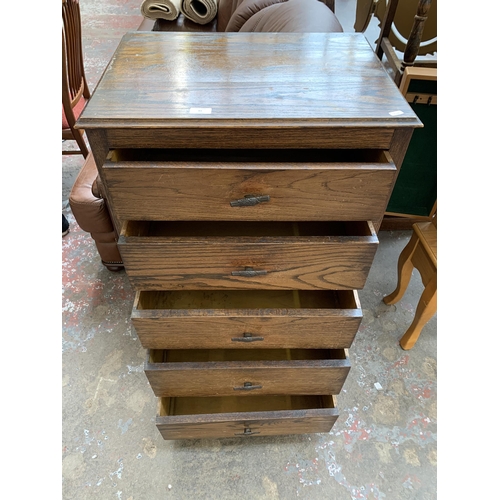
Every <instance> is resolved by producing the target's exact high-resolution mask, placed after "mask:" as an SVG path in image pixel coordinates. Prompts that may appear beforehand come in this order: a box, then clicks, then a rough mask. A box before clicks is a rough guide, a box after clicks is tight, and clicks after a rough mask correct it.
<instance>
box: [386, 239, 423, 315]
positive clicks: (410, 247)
mask: <svg viewBox="0 0 500 500" xmlns="http://www.w3.org/2000/svg"><path fill="white" fill-rule="evenodd" d="M417 245H418V237H417V236H416V235H415V233H413V234H412V236H411V238H410V241H409V242H408V244H407V245H406V246H405V247H404V248H403V251H402V252H401V255H400V256H399V259H398V284H397V285H396V289H395V290H394V291H393V292H392V293H391V294H389V295H387V296H386V297H384V299H383V300H384V302H385V303H386V304H387V305H391V304H395V303H396V302H398V301H399V300H400V299H401V297H402V296H403V295H404V293H405V291H406V289H407V288H408V283H410V279H411V272H412V270H413V267H414V266H413V263H412V261H411V258H412V256H413V253H414V252H415V249H416V248H417Z"/></svg>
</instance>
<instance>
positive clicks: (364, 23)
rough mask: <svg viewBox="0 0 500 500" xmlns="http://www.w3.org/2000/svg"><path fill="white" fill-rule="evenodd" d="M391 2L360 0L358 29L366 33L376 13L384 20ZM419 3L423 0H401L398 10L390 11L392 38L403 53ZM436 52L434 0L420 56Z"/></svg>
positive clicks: (357, 9)
mask: <svg viewBox="0 0 500 500" xmlns="http://www.w3.org/2000/svg"><path fill="white" fill-rule="evenodd" d="M389 3H390V2H389V0H356V19H355V23H354V30H355V31H357V32H364V31H365V30H366V28H367V27H368V24H369V22H370V20H371V18H372V16H375V17H376V18H377V19H378V21H379V22H380V23H383V22H384V18H385V16H386V14H387V11H388V7H389ZM419 3H420V2H419V0H401V1H399V2H397V6H396V10H395V11H394V12H392V13H391V14H390V15H391V17H392V19H391V20H390V32H389V41H390V42H391V45H392V46H393V47H394V48H395V49H396V50H399V51H400V52H405V50H406V46H407V44H408V42H409V38H410V36H411V32H412V28H413V22H414V19H415V15H416V13H417V11H418V8H419ZM435 52H437V0H432V3H431V4H430V7H429V9H428V11H427V12H426V20H425V28H424V32H423V34H422V37H421V40H419V46H418V55H421V56H422V55H426V54H433V53H435Z"/></svg>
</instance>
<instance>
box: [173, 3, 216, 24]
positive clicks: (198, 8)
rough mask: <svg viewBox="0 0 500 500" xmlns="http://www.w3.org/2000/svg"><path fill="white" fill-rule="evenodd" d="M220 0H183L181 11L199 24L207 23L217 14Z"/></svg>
mask: <svg viewBox="0 0 500 500" xmlns="http://www.w3.org/2000/svg"><path fill="white" fill-rule="evenodd" d="M218 6H219V0H182V3H181V12H182V13H183V14H184V16H186V17H187V18H188V19H190V20H191V21H193V22H194V23H197V24H207V23H209V22H210V21H212V19H214V17H215V16H216V15H217V8H218Z"/></svg>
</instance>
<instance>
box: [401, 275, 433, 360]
mask: <svg viewBox="0 0 500 500" xmlns="http://www.w3.org/2000/svg"><path fill="white" fill-rule="evenodd" d="M436 311H437V274H436V275H434V276H433V277H432V279H431V280H430V281H429V283H428V284H427V286H426V287H425V289H424V292H423V293H422V296H421V297H420V300H419V301H418V305H417V310H416V312H415V317H414V318H413V322H412V324H411V325H410V326H409V328H408V330H406V333H405V334H404V335H403V337H401V340H400V341H399V345H400V346H401V347H402V348H403V349H404V350H409V349H411V348H412V347H413V346H414V345H415V342H416V341H417V339H418V337H419V336H420V332H421V331H422V328H423V327H424V325H425V324H426V323H427V322H428V321H429V320H430V319H431V318H432V317H433V316H434V314H436Z"/></svg>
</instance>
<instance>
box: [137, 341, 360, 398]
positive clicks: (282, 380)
mask: <svg viewBox="0 0 500 500" xmlns="http://www.w3.org/2000/svg"><path fill="white" fill-rule="evenodd" d="M278 351H280V352H278ZM284 351H287V352H286V354H285V355H284V356H281V354H280V353H281V352H284ZM295 351H300V350H284V349H283V350H276V352H273V350H261V349H259V350H251V351H250V350H245V351H241V350H239V351H236V350H235V351H231V350H222V349H220V350H213V351H211V350H209V351H201V350H200V351H182V350H177V351H175V350H172V351H162V350H158V351H156V350H151V351H149V350H148V354H147V356H148V359H147V361H146V363H145V366H144V372H145V374H146V376H147V378H148V380H149V383H150V385H151V389H152V390H153V392H154V394H155V395H156V396H158V397H161V396H214V395H215V396H234V395H237V396H242V397H243V396H249V397H251V396H259V395H279V394H288V395H299V394H339V392H340V390H341V389H342V386H343V384H344V382H345V379H346V377H347V374H348V373H349V370H350V366H351V365H350V361H349V358H348V356H347V353H346V350H338V351H337V350H325V351H323V350H310V351H306V350H304V352H301V353H300V354H299V355H298V354H297V352H295ZM235 352H237V353H238V354H239V353H243V354H245V355H246V356H239V355H234V353H235ZM249 354H252V356H248V355H249ZM165 356H166V357H165ZM155 358H156V360H155ZM252 358H253V359H252ZM287 358H288V359H287ZM290 358H292V359H290ZM293 358H299V359H293ZM206 359H209V360H210V359H213V360H214V361H205V360H206ZM234 359H237V361H233V360H234ZM174 360H175V361H174ZM217 360H220V361H217Z"/></svg>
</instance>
